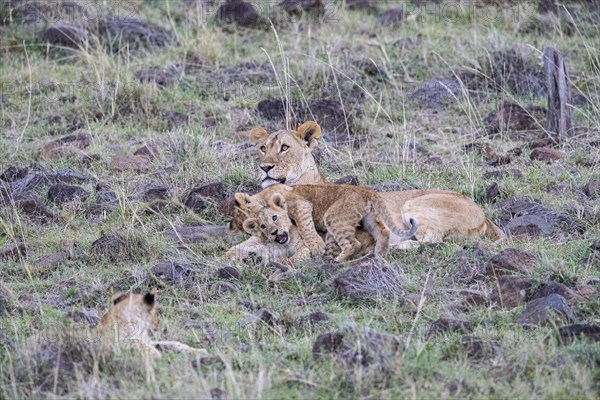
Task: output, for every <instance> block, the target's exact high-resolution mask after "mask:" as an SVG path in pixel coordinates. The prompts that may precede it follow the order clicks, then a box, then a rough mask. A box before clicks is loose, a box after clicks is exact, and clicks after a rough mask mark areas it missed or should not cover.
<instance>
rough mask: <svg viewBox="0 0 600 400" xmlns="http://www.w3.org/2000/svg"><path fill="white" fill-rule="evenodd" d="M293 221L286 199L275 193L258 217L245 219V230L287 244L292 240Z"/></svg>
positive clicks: (253, 234)
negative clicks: (289, 214)
mask: <svg viewBox="0 0 600 400" xmlns="http://www.w3.org/2000/svg"><path fill="white" fill-rule="evenodd" d="M291 226H292V221H291V220H290V218H289V216H288V212H287V205H286V203H285V199H284V198H283V196H282V195H281V194H279V193H274V194H273V195H272V196H271V198H270V199H269V201H268V202H267V206H266V207H263V208H262V209H261V210H260V211H259V212H258V213H257V216H256V218H249V219H247V220H245V221H244V230H245V231H246V232H248V233H249V234H250V235H252V236H264V237H266V238H267V240H268V241H271V242H275V243H279V244H287V243H288V242H289V240H290V228H291Z"/></svg>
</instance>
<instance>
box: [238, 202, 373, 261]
mask: <svg viewBox="0 0 600 400" xmlns="http://www.w3.org/2000/svg"><path fill="white" fill-rule="evenodd" d="M236 202H237V203H238V206H242V205H245V204H247V199H246V198H245V196H243V195H238V197H237V198H236ZM255 215H256V217H253V218H248V219H246V220H245V221H243V226H244V230H245V231H246V232H247V233H248V234H250V235H252V237H253V238H260V239H261V241H262V242H263V243H264V245H265V246H267V247H268V246H273V245H275V246H277V245H279V246H280V248H282V249H285V251H284V252H285V253H286V254H288V255H289V259H288V261H289V262H290V263H292V264H293V265H294V264H296V263H297V262H298V261H301V260H304V259H306V258H309V257H310V249H309V248H308V246H307V245H306V243H305V242H304V239H302V236H301V235H300V232H299V231H298V227H297V226H296V225H295V224H294V223H293V222H292V220H291V219H290V217H289V215H288V208H287V203H286V202H285V198H283V196H281V195H280V194H279V193H274V194H273V195H272V196H271V198H270V199H269V200H268V201H267V205H266V206H264V207H262V208H260V209H259V210H258V211H256V212H255ZM356 239H357V240H358V241H359V242H360V244H361V248H360V251H359V252H357V253H355V256H363V255H366V254H367V253H369V252H370V251H372V250H374V247H375V242H374V241H373V237H372V236H371V235H370V234H369V233H368V232H365V231H357V237H356ZM340 253H341V248H340V247H339V246H338V244H337V242H336V241H335V239H334V237H333V235H331V234H330V233H327V234H326V236H325V257H326V258H335V257H337V256H338V255H339V254H340Z"/></svg>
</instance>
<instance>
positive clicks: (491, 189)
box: [485, 182, 500, 203]
mask: <svg viewBox="0 0 600 400" xmlns="http://www.w3.org/2000/svg"><path fill="white" fill-rule="evenodd" d="M498 196H500V188H499V187H498V184H497V183H496V182H492V184H491V185H489V186H488V187H487V188H485V202H486V203H493V202H495V201H496V199H497V198H498Z"/></svg>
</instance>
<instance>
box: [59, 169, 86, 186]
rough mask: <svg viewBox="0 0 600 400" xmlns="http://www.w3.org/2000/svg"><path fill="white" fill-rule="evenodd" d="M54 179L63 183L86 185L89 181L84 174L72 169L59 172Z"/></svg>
mask: <svg viewBox="0 0 600 400" xmlns="http://www.w3.org/2000/svg"><path fill="white" fill-rule="evenodd" d="M54 177H55V178H56V180H57V181H58V182H63V183H85V182H88V181H89V179H88V178H87V177H85V176H84V175H83V174H81V173H79V172H77V171H73V170H71V169H61V170H58V171H56V173H55V174H54Z"/></svg>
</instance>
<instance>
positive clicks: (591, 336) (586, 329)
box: [557, 324, 600, 344]
mask: <svg viewBox="0 0 600 400" xmlns="http://www.w3.org/2000/svg"><path fill="white" fill-rule="evenodd" d="M557 338H558V341H559V343H562V344H570V343H572V342H573V341H574V340H576V339H583V338H585V339H587V340H589V341H591V342H600V325H588V324H574V325H567V326H562V327H560V328H559V329H558V332H557Z"/></svg>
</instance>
